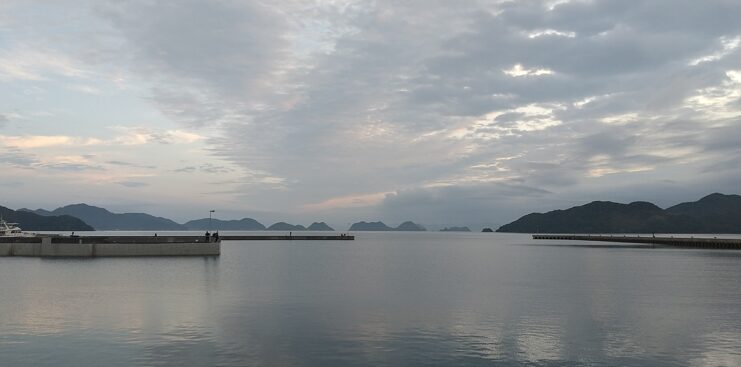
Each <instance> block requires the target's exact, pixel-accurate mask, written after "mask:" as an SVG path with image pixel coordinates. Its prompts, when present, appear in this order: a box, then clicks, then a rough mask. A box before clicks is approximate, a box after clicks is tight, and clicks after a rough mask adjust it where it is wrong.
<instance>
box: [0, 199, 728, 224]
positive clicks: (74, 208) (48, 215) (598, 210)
mask: <svg viewBox="0 0 741 367" xmlns="http://www.w3.org/2000/svg"><path fill="white" fill-rule="evenodd" d="M0 214H2V215H3V218H4V219H5V220H7V221H9V222H17V223H19V225H20V227H21V228H23V229H24V230H29V231H34V230H36V231H40V230H49V231H84V230H93V228H94V229H95V230H181V231H185V230H247V231H260V230H272V231H306V230H309V231H333V230H334V229H332V228H331V227H330V226H328V225H327V224H326V223H324V222H314V223H312V224H311V225H309V226H308V227H304V226H302V225H300V224H290V223H286V222H278V223H275V224H273V225H270V226H267V227H266V226H265V225H263V224H262V223H260V222H258V221H257V220H255V219H252V218H243V219H239V220H220V219H215V218H213V219H209V218H202V219H196V220H191V221H188V222H186V223H184V224H179V223H176V222H175V221H172V220H170V219H167V218H163V217H157V216H153V215H149V214H146V213H113V212H110V211H108V210H106V209H104V208H99V207H95V206H91V205H87V204H73V205H67V206H64V207H60V208H57V209H54V210H51V211H50V210H44V209H36V210H30V209H19V210H17V211H15V210H12V209H8V208H5V207H0ZM466 229H467V228H466V227H451V228H445V229H443V231H465V230H466ZM349 230H350V231H425V230H426V229H425V227H423V226H421V225H419V224H416V223H414V222H411V221H407V222H404V223H402V224H400V225H399V226H397V227H395V228H394V227H390V226H388V225H386V224H385V223H383V222H380V221H378V222H365V221H362V222H357V223H354V224H352V225H351V226H350V229H349ZM497 232H522V233H741V196H739V195H724V194H719V193H715V194H711V195H708V196H706V197H703V198H702V199H700V200H698V201H694V202H687V203H681V204H678V205H674V206H672V207H669V208H666V209H662V208H660V207H658V206H656V205H654V204H652V203H649V202H645V201H637V202H632V203H629V204H621V203H615V202H610V201H594V202H591V203H588V204H585V205H581V206H575V207H572V208H569V209H565V210H554V211H550V212H547V213H531V214H528V215H525V216H523V217H521V218H519V219H517V220H516V221H514V222H512V223H509V224H506V225H503V226H501V227H500V228H499V229H497Z"/></svg>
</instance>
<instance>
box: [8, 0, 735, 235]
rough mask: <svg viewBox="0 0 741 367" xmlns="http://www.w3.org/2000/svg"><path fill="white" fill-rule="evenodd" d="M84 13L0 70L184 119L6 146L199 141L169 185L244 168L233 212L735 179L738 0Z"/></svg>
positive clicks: (143, 5) (107, 7) (116, 5)
mask: <svg viewBox="0 0 741 367" xmlns="http://www.w3.org/2000/svg"><path fill="white" fill-rule="evenodd" d="M19 6H24V5H19ZM28 6H29V7H31V8H33V6H34V5H28ZM87 10H90V11H89V12H86V13H85V14H86V15H85V17H90V18H92V19H87V18H85V17H83V19H85V22H84V23H85V24H88V27H89V28H86V27H82V29H83V30H81V32H83V33H85V32H87V33H86V34H88V35H90V36H91V37H90V38H91V42H90V43H89V44H86V45H84V47H83V46H81V49H84V50H83V51H78V50H79V49H76V50H75V51H70V50H72V48H69V47H68V45H69V44H71V43H70V40H75V41H76V40H78V39H80V37H79V35H78V34H76V37H70V34H74V32H76V31H74V32H73V31H72V30H70V29H64V30H65V31H66V32H69V33H65V32H62V33H60V35H59V36H58V38H59V39H61V40H67V41H66V42H61V41H60V45H59V46H57V45H53V46H54V47H51V46H52V45H46V46H47V47H44V45H45V44H44V41H43V40H36V39H35V40H34V41H35V42H23V43H24V44H27V45H28V46H24V47H20V46H18V45H15V44H14V45H11V46H10V47H6V48H4V49H3V50H2V52H0V78H4V79H3V80H5V81H7V82H32V81H42V80H43V81H53V79H54V78H57V77H64V78H69V79H75V80H73V81H69V80H65V83H64V88H68V87H69V86H98V85H99V84H98V83H96V82H97V81H98V80H95V79H96V78H100V77H101V75H104V73H101V72H100V70H104V71H106V72H110V73H107V74H105V75H119V74H121V75H125V78H126V80H127V83H131V84H132V85H136V88H135V90H136V91H137V93H139V95H137V97H139V98H140V99H139V100H141V101H144V103H148V104H149V106H150V107H153V108H155V109H156V110H157V111H159V113H161V116H164V117H166V118H167V119H169V120H171V121H174V122H176V123H178V124H179V127H174V128H173V127H167V128H159V129H155V128H148V127H147V126H149V125H143V126H138V127H125V128H124V127H121V128H116V129H115V130H114V133H115V137H111V138H107V139H99V140H86V139H88V138H76V137H73V136H43V135H41V134H28V135H27V136H24V135H17V136H3V137H1V138H0V144H3V145H4V146H6V147H11V146H12V147H17V148H18V149H36V148H43V147H52V146H68V147H74V146H76V145H78V144H83V145H89V146H90V147H98V149H104V147H106V146H109V145H122V146H128V145H131V146H134V145H143V144H173V145H174V144H192V143H196V142H198V143H199V144H203V145H205V146H206V147H207V152H208V153H209V154H210V157H209V158H212V159H213V160H214V161H213V162H210V163H209V164H204V162H200V161H199V162H183V163H180V164H181V165H182V167H181V168H179V169H175V170H174V171H173V172H171V173H172V174H173V175H174V174H176V173H178V172H180V173H182V172H196V171H198V172H204V173H209V174H215V175H227V174H231V175H235V174H236V172H244V174H243V177H241V179H238V180H233V181H234V182H233V183H230V187H229V188H228V189H226V190H225V191H229V192H233V193H239V192H242V194H237V195H235V199H236V200H235V201H234V202H235V203H239V204H234V205H241V203H249V205H254V206H255V207H270V208H271V209H272V210H276V211H278V210H282V211H306V210H307V208H308V209H314V210H332V209H331V208H335V209H336V210H340V209H343V208H345V209H347V208H349V209H352V205H356V204H357V205H368V207H370V206H375V207H376V208H378V209H379V210H381V209H383V210H386V212H387V213H390V212H391V210H392V209H393V210H398V211H404V212H405V213H408V214H409V215H410V216H411V215H412V214H414V213H415V212H416V213H420V215H422V216H430V217H434V215H433V214H430V213H431V211H433V210H441V211H444V210H445V207H446V206H450V207H451V208H456V209H455V212H456V213H459V214H460V216H461V218H462V216H463V215H464V214H463V206H462V205H458V204H456V203H458V202H461V203H467V205H470V206H471V207H472V208H474V210H473V211H474V212H476V214H471V215H470V217H471V218H479V217H481V216H484V214H485V212H486V211H487V210H488V211H489V212H490V213H504V214H502V215H503V216H504V215H507V213H515V212H517V213H519V212H521V211H522V210H523V209H524V208H531V207H532V206H533V205H531V204H533V203H535V204H537V203H538V202H543V201H541V200H540V198H543V197H549V198H551V199H549V200H554V201H549V203H550V202H555V199H553V198H554V197H556V196H563V197H568V198H573V196H570V195H572V193H575V192H582V193H594V195H595V196H599V193H600V192H601V193H603V194H604V195H614V196H621V195H623V196H625V197H627V196H630V195H634V196H636V199H645V197H638V196H639V195H638V192H637V191H636V186H635V184H634V183H633V181H636V180H640V181H641V182H644V183H645V185H646V186H645V187H648V188H651V189H647V190H648V191H650V192H652V193H657V192H658V193H659V194H661V190H660V189H656V188H665V186H664V185H666V180H670V181H673V182H677V183H679V184H686V185H695V186H693V188H697V190H699V188H700V187H702V189H706V188H709V186H707V185H705V184H706V183H708V182H711V183H713V185H717V186H713V187H730V186H728V185H730V184H729V182H732V181H733V180H730V179H729V176H728V175H732V172H735V171H734V169H733V164H732V162H729V161H728V160H729V159H730V158H729V157H730V156H732V155H733V154H736V153H738V152H737V151H736V150H735V148H734V144H733V143H734V141H735V140H734V139H733V137H734V136H736V135H737V134H736V133H735V130H738V123H739V119H740V118H741V94H739V90H741V88H740V84H739V83H741V76H739V75H741V73H740V72H739V67H740V66H739V65H741V48H739V47H738V46H739V37H741V23H739V22H738V21H737V19H738V18H739V17H741V3H738V2H731V1H721V0H718V1H714V0H711V1H703V2H690V1H685V2H677V1H671V0H658V1H638V2H631V3H627V2H624V1H618V0H613V1H491V2H481V1H475V0H462V1H456V2H449V1H442V0H433V1H422V0H412V1H404V2H394V1H374V2H362V1H358V2H356V1H339V2H337V1H326V2H325V1H318V2H315V3H312V4H311V5H310V6H309V5H306V4H303V3H300V2H293V1H274V2H270V3H269V4H267V3H256V2H247V3H243V2H231V1H225V2H215V3H214V2H205V1H195V0H186V1H177V2H176V1H159V2H150V1H130V2H112V1H111V2H96V3H95V5H93V8H92V9H86V11H87ZM14 26H18V27H20V25H14ZM73 28H75V29H77V27H73ZM24 29H25V28H24ZM24 34H25V33H24ZM42 38H43V37H42ZM15 51H18V52H15ZM65 51H67V52H65ZM81 55H83V56H85V57H81ZM44 56H46V57H47V58H46V59H44ZM33 58H39V59H42V60H33ZM82 59H84V60H82ZM80 61H84V62H83V63H80ZM91 68H92V69H95V72H92V71H90V70H89V69H91ZM114 71H115V72H114ZM137 88H138V89H137ZM141 97H143V98H141ZM145 115H146V116H150V114H149V112H147V114H145ZM0 123H1V122H0ZM113 123H118V122H113ZM94 136H102V135H98V134H95V135H94ZM91 139H92V138H91ZM16 160H18V162H20V161H22V159H21V158H19V157H16ZM134 161H136V160H134ZM220 161H226V163H224V162H220ZM110 164H111V165H116V164H114V163H110ZM708 167H719V168H722V171H723V172H719V171H714V170H712V169H711V170H709V169H708ZM699 176H702V180H703V181H702V184H701V183H700V180H699V179H698V177H699ZM230 179H232V178H231V177H230ZM515 188H517V189H515ZM526 188H529V189H526ZM693 188H689V189H687V190H686V191H682V192H679V191H672V192H676V194H673V195H676V196H677V197H678V196H679V195H680V194H686V193H687V192H694V191H692V189H693ZM508 190H509V191H508ZM517 190H522V191H517ZM528 190H531V191H528ZM379 193H395V194H393V195H390V196H389V197H388V198H387V197H386V196H384V197H383V199H382V200H381V199H380V197H381V196H380V194H379ZM519 193H527V194H519ZM443 195H450V196H451V197H455V198H456V199H451V200H448V201H445V200H444V199H443V198H441V196H443ZM507 195H512V196H513V198H506V196H507ZM585 195H586V194H585ZM590 195H591V194H590ZM667 195H669V194H667ZM468 197H497V198H501V199H497V200H480V201H479V202H476V201H475V200H468V199H466V198H468ZM528 197H533V198H538V199H537V200H536V199H528ZM515 198H516V199H515ZM685 199H686V198H685ZM569 200H571V199H569ZM677 201H680V200H677ZM416 202H419V203H420V205H419V206H418V207H416V208H417V209H415V203H416ZM404 203H406V204H404ZM430 203H432V204H430ZM402 204H404V205H407V208H406V209H403V210H402V206H403V205H402ZM364 208H365V207H364ZM496 215H499V214H496ZM458 223H460V222H458Z"/></svg>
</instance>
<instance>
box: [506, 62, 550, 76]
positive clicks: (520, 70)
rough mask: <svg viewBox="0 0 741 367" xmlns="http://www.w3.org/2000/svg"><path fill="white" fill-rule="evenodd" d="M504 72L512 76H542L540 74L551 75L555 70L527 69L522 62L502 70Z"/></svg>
mask: <svg viewBox="0 0 741 367" xmlns="http://www.w3.org/2000/svg"><path fill="white" fill-rule="evenodd" d="M502 72H503V73H505V74H507V75H509V76H512V77H522V76H540V75H551V74H553V70H550V69H526V68H525V67H523V66H522V64H515V65H514V66H513V67H512V68H510V69H507V70H502Z"/></svg>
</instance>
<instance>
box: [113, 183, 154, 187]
mask: <svg viewBox="0 0 741 367" xmlns="http://www.w3.org/2000/svg"><path fill="white" fill-rule="evenodd" d="M116 183H117V184H119V185H121V186H125V187H129V188H137V187H146V186H149V184H148V183H146V182H138V181H118V182H116Z"/></svg>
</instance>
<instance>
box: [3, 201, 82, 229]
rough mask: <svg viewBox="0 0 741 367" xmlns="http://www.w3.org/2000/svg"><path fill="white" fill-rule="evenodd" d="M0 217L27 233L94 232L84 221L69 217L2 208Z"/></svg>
mask: <svg viewBox="0 0 741 367" xmlns="http://www.w3.org/2000/svg"><path fill="white" fill-rule="evenodd" d="M0 216H2V218H3V219H4V220H5V221H6V222H10V223H18V225H19V226H20V227H21V228H22V229H24V230H26V231H92V230H93V227H91V226H89V225H88V224H86V223H85V222H83V221H82V220H80V219H78V218H75V217H72V216H69V215H38V214H36V213H33V212H30V211H24V210H13V209H10V208H6V207H4V206H0Z"/></svg>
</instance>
